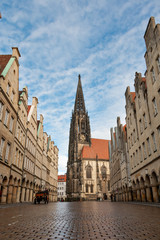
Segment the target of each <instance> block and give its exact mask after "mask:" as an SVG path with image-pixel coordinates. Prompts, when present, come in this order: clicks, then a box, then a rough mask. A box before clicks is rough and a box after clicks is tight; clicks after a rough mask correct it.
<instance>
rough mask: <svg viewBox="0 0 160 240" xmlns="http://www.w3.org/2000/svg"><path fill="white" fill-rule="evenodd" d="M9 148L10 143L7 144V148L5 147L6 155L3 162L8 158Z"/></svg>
mask: <svg viewBox="0 0 160 240" xmlns="http://www.w3.org/2000/svg"><path fill="white" fill-rule="evenodd" d="M10 147H11V144H10V143H7V147H6V155H5V162H8V157H9V152H10Z"/></svg>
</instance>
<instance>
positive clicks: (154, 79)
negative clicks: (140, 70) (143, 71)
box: [151, 68, 156, 83]
mask: <svg viewBox="0 0 160 240" xmlns="http://www.w3.org/2000/svg"><path fill="white" fill-rule="evenodd" d="M151 76H152V82H153V83H154V82H155V81H156V76H155V71H154V68H152V69H151Z"/></svg>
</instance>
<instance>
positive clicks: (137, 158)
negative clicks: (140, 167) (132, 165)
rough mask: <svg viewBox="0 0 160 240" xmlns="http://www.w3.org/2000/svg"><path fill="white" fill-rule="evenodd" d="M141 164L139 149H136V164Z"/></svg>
mask: <svg viewBox="0 0 160 240" xmlns="http://www.w3.org/2000/svg"><path fill="white" fill-rule="evenodd" d="M137 164H139V156H138V150H136V165H137Z"/></svg>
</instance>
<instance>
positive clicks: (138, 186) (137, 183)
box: [136, 178, 142, 202]
mask: <svg viewBox="0 0 160 240" xmlns="http://www.w3.org/2000/svg"><path fill="white" fill-rule="evenodd" d="M136 188H137V201H140V202H141V201H142V196H141V189H140V181H139V179H138V178H137V179H136Z"/></svg>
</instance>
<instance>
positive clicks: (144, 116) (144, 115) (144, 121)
mask: <svg viewBox="0 0 160 240" xmlns="http://www.w3.org/2000/svg"><path fill="white" fill-rule="evenodd" d="M143 124H144V129H146V128H147V118H146V114H145V113H144V114H143Z"/></svg>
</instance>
